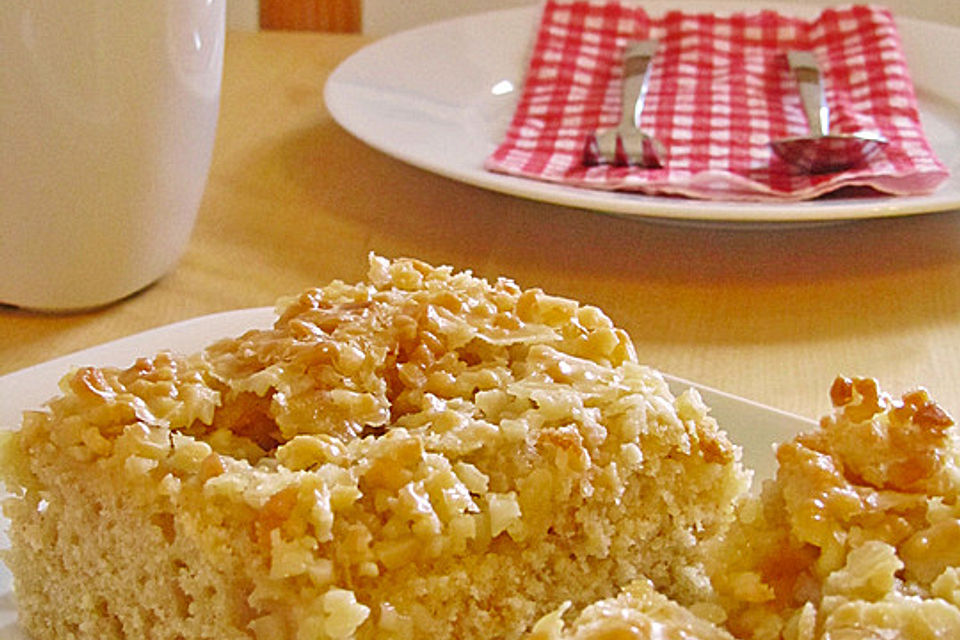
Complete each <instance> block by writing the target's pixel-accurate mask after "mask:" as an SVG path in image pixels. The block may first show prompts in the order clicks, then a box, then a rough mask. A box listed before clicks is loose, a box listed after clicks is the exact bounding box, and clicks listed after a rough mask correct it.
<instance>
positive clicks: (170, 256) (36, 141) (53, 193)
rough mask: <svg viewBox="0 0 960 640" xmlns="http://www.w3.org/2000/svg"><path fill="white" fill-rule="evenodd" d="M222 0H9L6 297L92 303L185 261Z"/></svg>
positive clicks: (0, 77)
mask: <svg viewBox="0 0 960 640" xmlns="http://www.w3.org/2000/svg"><path fill="white" fill-rule="evenodd" d="M224 3H225V0H3V1H2V3H0V303H5V304H9V305H15V306H19V307H26V308H32V309H46V310H71V309H82V308H88V307H95V306H99V305H103V304H106V303H109V302H112V301H115V300H118V299H120V298H122V297H124V296H127V295H129V294H131V293H134V292H136V291H138V290H140V289H142V288H144V287H145V286H147V285H149V284H150V283H152V282H154V281H155V280H157V279H158V278H160V277H161V276H162V275H164V274H165V273H166V272H168V271H169V270H170V269H171V268H172V267H173V266H174V265H175V264H176V262H177V261H178V259H179V258H180V256H181V254H182V253H183V251H184V248H185V246H186V244H187V241H188V239H189V236H190V233H191V230H192V228H193V225H194V221H195V219H196V214H197V209H198V207H199V204H200V199H201V196H202V195H203V190H204V185H205V184H206V179H207V172H208V170H209V167H210V157H211V154H212V150H213V140H214V133H215V129H216V122H217V113H218V109H219V103H220V78H221V72H222V69H223V45H224V42H223V40H224V13H225V7H224Z"/></svg>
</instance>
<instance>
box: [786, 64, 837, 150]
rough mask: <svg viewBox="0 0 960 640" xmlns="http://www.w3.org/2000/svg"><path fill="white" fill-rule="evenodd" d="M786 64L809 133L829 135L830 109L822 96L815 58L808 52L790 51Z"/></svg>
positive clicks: (821, 86)
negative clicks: (804, 115)
mask: <svg viewBox="0 0 960 640" xmlns="http://www.w3.org/2000/svg"><path fill="white" fill-rule="evenodd" d="M787 62H788V64H789V65H790V69H791V70H792V71H793V73H794V75H795V77H796V79H797V86H798V88H799V90H800V101H801V102H802V103H803V110H804V112H805V113H806V114H807V123H808V125H809V126H810V133H811V134H812V135H815V136H826V135H829V134H830V107H829V106H828V105H827V100H826V96H825V95H824V91H823V83H822V81H821V78H820V67H819V66H818V65H817V59H816V57H814V55H813V53H811V52H810V51H795V50H791V51H787Z"/></svg>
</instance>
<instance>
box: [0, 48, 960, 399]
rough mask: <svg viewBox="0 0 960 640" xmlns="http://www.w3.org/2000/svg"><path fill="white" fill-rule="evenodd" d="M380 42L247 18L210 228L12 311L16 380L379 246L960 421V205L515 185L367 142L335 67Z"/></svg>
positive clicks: (1, 348) (704, 354)
mask: <svg viewBox="0 0 960 640" xmlns="http://www.w3.org/2000/svg"><path fill="white" fill-rule="evenodd" d="M366 42H368V40H366V39H364V38H363V37H361V36H354V35H330V34H326V35H324V34H316V33H286V34H285V33H257V34H246V33H231V34H230V35H229V37H228V40H227V51H226V65H225V66H226V69H225V77H224V84H223V97H222V112H221V121H220V125H219V130H218V139H217V145H216V150H215V154H214V160H213V167H212V170H211V175H210V180H209V184H208V188H207V191H206V195H205V197H204V200H203V204H202V209H201V211H200V215H199V220H198V223H197V226H196V230H195V233H194V235H193V238H192V241H191V244H190V246H189V248H188V250H187V252H186V254H185V255H184V257H183V259H182V261H181V262H180V264H179V266H178V267H177V269H176V270H175V271H173V272H172V273H170V274H169V275H168V276H166V277H165V278H163V279H162V280H161V281H160V282H158V283H157V284H155V285H154V286H152V287H150V288H149V289H147V290H146V291H143V292H142V293H140V294H138V295H136V296H134V297H132V298H130V299H127V300H124V301H122V302H120V303H118V304H115V305H113V306H110V307H108V308H105V309H101V310H98V311H93V312H89V313H82V314H76V315H64V316H52V315H35V314H31V313H25V312H21V311H17V310H13V309H3V310H0V374H3V373H8V372H12V371H15V370H17V369H19V368H21V367H26V366H28V365H31V364H34V363H38V362H41V361H44V360H47V359H49V358H52V357H55V356H58V355H63V354H66V353H69V352H71V351H73V350H76V349H79V348H83V347H87V346H90V345H94V344H98V343H101V342H104V341H108V340H112V339H114V338H118V337H121V336H125V335H128V334H131V333H135V332H138V331H141V330H144V329H148V328H151V327H156V326H159V325H163V324H166V323H170V322H174V321H177V320H181V319H185V318H190V317H193V316H198V315H202V314H207V313H211V312H215V311H222V310H227V309H234V308H243V307H250V306H262V305H269V304H272V303H273V301H274V300H275V299H276V298H277V297H279V296H282V295H286V294H292V293H296V292H298V291H299V290H300V289H302V288H305V287H307V286H310V285H313V284H319V283H325V282H327V281H328V280H330V279H333V278H341V279H346V280H355V279H359V278H361V277H362V276H363V274H364V271H365V267H366V256H367V253H368V252H369V251H376V252H378V253H380V254H382V255H385V256H400V255H406V256H416V257H419V258H422V259H424V260H427V261H430V262H434V263H443V264H452V265H454V266H456V267H458V268H463V269H471V270H473V271H474V273H476V274H478V275H482V276H485V277H491V278H492V277H496V276H498V275H507V276H510V277H512V278H514V279H515V280H517V281H518V282H519V283H520V284H521V285H523V286H530V287H532V286H536V287H541V288H543V289H545V290H547V291H549V292H552V293H556V294H561V295H566V296H573V297H576V298H579V299H581V300H584V301H587V302H589V303H592V304H596V305H598V306H600V307H602V308H603V309H605V310H606V311H607V312H608V313H609V314H610V315H611V316H612V317H613V319H614V320H615V321H616V322H617V323H619V324H620V325H621V326H623V327H624V328H626V329H627V330H628V331H629V332H630V333H631V334H632V336H633V338H634V340H635V342H636V346H637V349H638V351H639V353H640V357H641V359H642V360H643V361H645V362H647V363H650V364H652V365H655V366H656V367H659V368H661V369H662V370H664V371H667V372H669V373H673V374H675V375H679V376H682V377H685V378H688V379H691V380H696V381H699V382H702V383H704V384H707V385H711V386H714V387H718V388H721V389H724V390H727V391H730V392H732V393H735V394H738V395H741V396H745V397H748V398H751V399H754V400H757V401H760V402H763V403H766V404H770V405H773V406H776V407H780V408H782V409H785V410H788V411H793V412H796V413H800V414H804V415H807V416H811V417H815V416H817V415H819V414H820V413H822V412H824V411H825V410H827V408H828V407H829V401H828V396H827V390H828V388H829V385H830V383H831V381H832V380H833V378H834V376H835V375H837V374H838V373H843V374H851V375H852V374H861V375H870V376H875V377H877V378H878V379H880V381H881V383H882V384H883V385H884V386H885V387H886V388H887V389H889V390H890V391H893V392H896V393H898V394H899V393H900V392H901V391H904V390H906V389H909V388H911V387H914V386H916V385H924V386H926V387H927V388H929V389H930V390H931V392H932V393H933V395H934V397H935V398H937V399H939V400H940V401H941V404H943V405H944V406H945V407H946V408H947V409H948V410H950V411H952V412H954V413H955V414H958V415H960V215H958V214H957V213H954V212H951V213H945V214H934V215H922V216H912V217H904V218H898V219H881V220H872V221H864V222H856V223H849V224H835V225H828V226H812V227H811V226H807V227H803V228H795V229H784V228H780V229H776V230H757V229H741V228H736V229H734V228H730V227H718V226H713V227H711V226H694V225H689V224H685V225H681V224H668V223H660V222H648V221H644V220H638V219H623V218H617V217H613V216H608V215H600V214H596V213H590V212H586V211H580V210H574V209H566V208H562V207H558V206H552V205H547V204H542V203H536V202H531V201H526V200H520V199H515V198H512V197H508V196H505V195H500V194H496V193H492V192H488V191H485V190H481V189H477V188H473V187H470V186H465V185H462V184H459V183H456V182H452V181H449V180H447V179H444V178H441V177H437V176H435V175H432V174H429V173H426V172H423V171H420V170H418V169H415V168H412V167H410V166H407V165H405V164H402V163H400V162H398V161H395V160H392V159H390V158H388V157H385V156H384V155H382V154H380V153H378V152H377V151H374V150H373V149H370V148H368V147H366V146H365V145H364V144H362V143H360V142H359V141H357V140H356V139H354V138H353V137H351V136H350V135H349V134H348V133H346V132H345V131H344V130H342V129H341V128H340V127H339V126H338V125H337V124H336V123H335V122H334V121H333V120H332V119H331V118H330V116H329V115H328V114H327V113H326V112H325V110H324V106H323V99H322V89H323V83H324V80H325V79H326V76H327V75H328V74H329V73H330V72H331V71H332V70H333V69H334V67H335V66H336V65H337V64H338V63H339V62H340V61H341V60H343V59H344V58H345V57H346V56H347V55H349V54H350V53H351V52H353V51H355V50H357V49H358V48H360V47H361V46H362V45H364V44H365V43H366Z"/></svg>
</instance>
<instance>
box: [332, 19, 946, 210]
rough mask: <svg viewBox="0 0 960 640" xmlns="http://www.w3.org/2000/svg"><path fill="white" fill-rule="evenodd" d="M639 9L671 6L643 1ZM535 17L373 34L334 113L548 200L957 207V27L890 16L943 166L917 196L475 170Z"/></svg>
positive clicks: (395, 152) (398, 152) (509, 100)
mask: <svg viewBox="0 0 960 640" xmlns="http://www.w3.org/2000/svg"><path fill="white" fill-rule="evenodd" d="M643 6H644V8H645V9H647V10H648V12H649V13H651V14H658V13H662V12H663V11H665V10H667V9H670V8H673V9H675V8H676V3H675V2H671V1H669V0H652V1H650V2H645V3H644V5H643ZM760 6H762V7H764V8H770V9H776V10H778V11H781V12H784V13H792V14H795V15H799V16H801V17H803V16H813V15H815V14H816V13H817V11H819V10H820V9H821V7H815V6H810V5H791V4H763V5H758V4H756V3H749V2H746V1H742V2H722V1H719V2H709V1H708V2H703V1H701V2H697V1H691V2H687V3H685V4H684V5H683V8H684V9H685V10H689V11H712V12H730V11H734V10H737V9H744V8H752V9H754V10H756V9H757V8H758V7H760ZM537 19H538V11H537V8H536V7H534V6H530V7H520V8H518V9H508V10H504V11H494V12H490V13H483V14H477V15H470V16H466V17H463V18H457V19H453V20H448V21H444V22H438V23H435V24H430V25H427V26H424V27H419V28H416V29H412V30H409V31H405V32H402V33H398V34H395V35H392V36H388V37H386V38H384V39H382V40H378V41H377V42H374V43H373V44H371V45H368V46H367V47H365V48H363V49H361V50H360V51H358V52H357V53H355V54H353V55H352V56H351V57H349V58H348V59H347V60H345V61H344V62H343V63H342V64H341V65H340V66H339V67H337V69H336V70H334V72H333V74H331V76H330V77H329V79H328V80H327V83H326V86H325V88H324V98H325V100H326V105H327V109H328V110H329V112H330V114H331V115H332V116H333V117H334V119H335V120H336V121H337V122H338V123H340V125H341V126H342V127H343V128H345V129H346V130H347V131H349V132H350V133H352V134H353V135H354V136H356V137H357V138H359V139H360V140H362V141H364V142H366V143H367V144H369V145H370V146H372V147H374V148H375V149H378V150H380V151H382V152H384V153H386V154H388V155H390V156H392V157H394V158H397V159H399V160H402V161H404V162H407V163H409V164H411V165H414V166H416V167H419V168H421V169H425V170H427V171H431V172H433V173H436V174H439V175H442V176H445V177H448V178H452V179H454V180H457V181H460V182H464V183H467V184H471V185H474V186H478V187H483V188H487V189H491V190H493V191H499V192H502V193H506V194H510V195H514V196H519V197H523V198H529V199H532V200H539V201H543V202H549V203H553V204H559V205H566V206H571V207H578V208H583V209H588V210H592V211H600V212H606V213H614V214H620V215H629V216H645V217H657V218H668V219H673V220H687V221H704V220H707V221H716V222H753V223H769V222H777V223H782V222H804V221H805V222H811V221H838V220H849V219H856V218H872V217H883V216H898V215H908V214H917V213H927V212H933V211H944V210H949V209H957V208H960V82H957V78H956V68H955V61H956V60H960V29H958V28H956V27H950V26H946V25H941V24H935V23H931V22H924V21H921V20H915V19H909V18H900V17H898V19H897V25H898V29H899V31H900V35H901V38H902V40H903V46H904V50H905V53H906V56H907V62H908V64H909V65H910V70H911V76H912V78H913V80H914V84H915V87H916V89H917V97H918V100H919V103H920V111H921V121H922V124H923V126H924V130H925V132H926V134H927V138H928V140H929V141H930V143H931V145H932V146H933V148H934V151H935V152H936V153H937V155H938V156H939V157H940V159H941V160H942V161H943V162H944V164H945V165H946V166H947V168H948V169H949V170H950V171H951V177H950V178H949V179H948V180H947V181H946V182H945V183H944V184H942V185H941V186H940V188H939V189H938V190H937V191H936V192H934V193H932V194H930V195H924V196H873V197H839V196H838V197H827V198H822V199H818V200H812V201H805V202H799V203H779V202H772V203H770V202H766V203H742V202H716V201H699V200H688V199H683V198H667V197H659V196H646V195H640V194H633V193H618V192H606V191H598V190H591V189H581V188H575V187H567V186H564V185H557V184H552V183H547V182H540V181H536V180H528V179H525V178H519V177H515V176H507V175H502V174H496V173H492V172H489V171H486V170H485V169H484V168H483V163H484V160H485V159H486V158H487V156H489V155H490V153H492V152H493V150H494V149H495V148H496V147H497V145H498V144H500V142H501V138H502V136H503V134H504V132H505V131H506V128H507V125H508V124H509V122H510V119H511V117H512V116H513V110H514V105H515V104H516V100H517V98H518V92H519V89H520V86H521V84H522V82H523V74H524V70H525V68H526V60H527V54H528V48H529V46H530V44H531V40H532V38H533V30H534V27H535V24H536V21H537Z"/></svg>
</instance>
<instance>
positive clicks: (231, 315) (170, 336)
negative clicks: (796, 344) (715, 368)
mask: <svg viewBox="0 0 960 640" xmlns="http://www.w3.org/2000/svg"><path fill="white" fill-rule="evenodd" d="M273 319H274V311H273V309H272V308H270V307H261V308H256V309H241V310H238V311H228V312H226V313H218V314H214V315H209V316H202V317H200V318H193V319H191V320H186V321H183V322H179V323H176V324H172V325H167V326H164V327H159V328H157V329H152V330H150V331H146V332H144V333H139V334H136V335H133V336H129V337H127V338H122V339H120V340H116V341H114V342H108V343H106V344H103V345H100V346H97V347H93V348H90V349H86V350H83V351H78V352H77V353H74V354H71V355H68V356H64V357H62V358H57V359H55V360H50V361H48V362H45V363H42V364H38V365H36V366H33V367H29V368H27V369H22V370H20V371H17V372H15V373H11V374H8V375H6V376H3V377H0V428H3V429H13V428H16V427H17V426H18V425H19V422H20V414H21V412H22V411H24V410H26V409H32V408H38V407H40V406H41V405H42V404H43V403H44V402H45V401H46V400H47V399H48V398H50V397H52V396H53V395H55V394H56V393H58V387H57V383H58V382H59V380H60V378H61V377H62V376H63V375H64V374H66V373H67V372H68V371H69V370H70V369H71V367H74V366H83V365H96V366H108V365H112V366H128V365H130V364H132V363H133V362H134V360H136V359H137V358H138V357H139V356H144V355H152V354H154V353H156V352H158V351H162V350H172V351H177V352H181V353H192V352H194V351H197V350H199V349H201V348H203V347H204V346H206V345H208V344H209V343H211V342H213V341H214V340H217V339H219V338H225V337H230V336H238V335H240V334H241V333H243V332H244V331H246V330H247V329H251V328H257V327H269V326H270V324H271V323H272V322H273ZM667 380H668V381H669V383H670V385H671V387H672V388H673V389H674V390H675V391H678V390H681V389H684V388H686V387H688V386H693V387H696V388H697V389H698V390H699V391H700V393H701V395H702V396H703V398H704V400H705V401H706V402H707V404H708V405H709V406H710V407H711V408H712V409H713V411H712V413H713V415H714V416H715V417H716V418H717V420H718V421H719V422H720V424H721V425H722V426H723V427H724V428H725V429H726V430H727V432H728V433H729V434H730V437H731V438H732V439H733V440H734V441H735V442H737V443H739V444H741V445H742V446H743V451H744V463H745V464H746V465H747V466H749V467H751V468H753V469H755V470H756V477H757V478H766V477H770V476H771V475H772V473H773V471H774V469H775V462H774V458H773V454H772V446H773V444H774V443H775V442H780V441H783V440H785V439H787V438H790V437H791V436H792V435H793V434H795V433H797V432H799V431H801V430H804V429H810V428H812V427H814V426H815V423H814V422H813V421H812V420H808V419H806V418H801V417H800V416H795V415H792V414H789V413H786V412H783V411H779V410H777V409H772V408H770V407H765V406H762V405H759V404H757V403H754V402H750V401H749V400H744V399H742V398H737V397H735V396H732V395H730V394H727V393H724V392H722V391H717V390H715V389H710V388H707V387H704V386H702V385H696V384H693V383H690V382H687V381H684V380H681V379H679V378H675V377H672V376H667ZM6 528H7V524H6V521H5V520H3V524H2V527H0V546H2V547H5V546H6V545H7V540H6V535H5V534H6ZM11 589H12V580H11V577H10V573H9V572H8V571H7V569H6V567H4V566H3V565H2V564H0V638H4V639H5V640H27V637H26V635H24V634H23V632H22V631H21V630H20V629H19V627H18V626H17V625H16V606H15V603H14V601H13V595H12V592H11Z"/></svg>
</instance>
